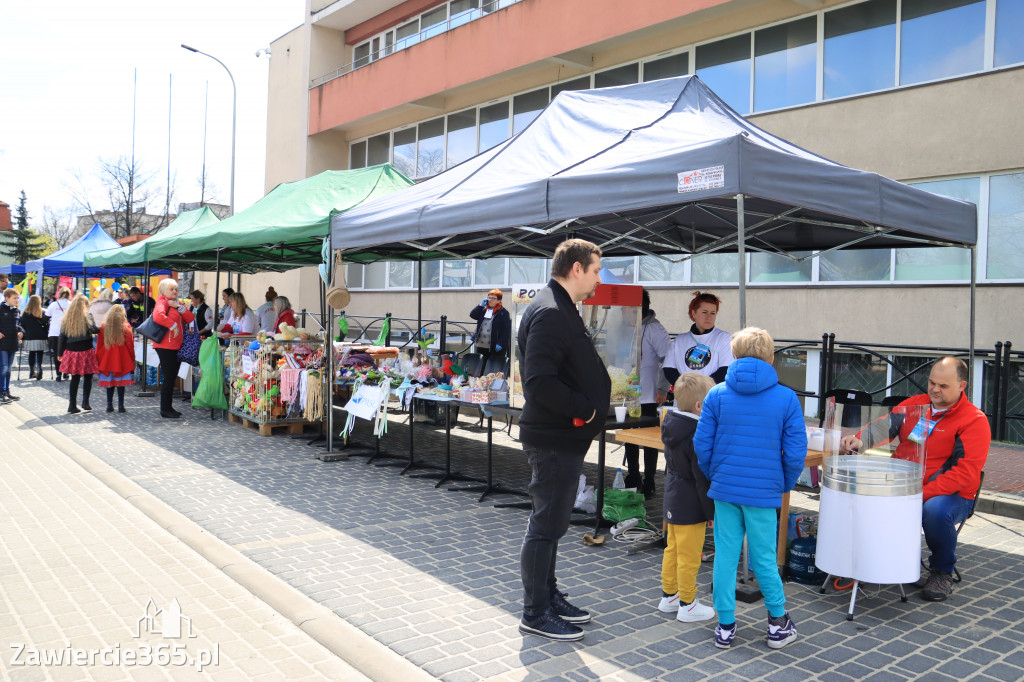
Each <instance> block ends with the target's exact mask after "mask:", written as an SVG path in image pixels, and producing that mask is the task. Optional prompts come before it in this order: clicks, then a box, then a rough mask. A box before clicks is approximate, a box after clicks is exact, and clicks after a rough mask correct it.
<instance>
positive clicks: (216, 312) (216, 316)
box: [210, 249, 220, 419]
mask: <svg viewBox="0 0 1024 682" xmlns="http://www.w3.org/2000/svg"><path fill="white" fill-rule="evenodd" d="M218 296H220V249H217V274H215V275H214V277H213V335H214V336H215V337H216V336H217V329H218V328H219V327H220V304H219V303H217V301H219V300H220V299H218V298H217V297H218ZM217 338H218V341H217V347H218V348H220V341H219V339H220V337H217ZM216 415H217V410H216V408H213V407H211V408H210V419H216V418H217V416H216Z"/></svg>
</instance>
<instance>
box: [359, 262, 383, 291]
mask: <svg viewBox="0 0 1024 682" xmlns="http://www.w3.org/2000/svg"><path fill="white" fill-rule="evenodd" d="M387 275H388V264H387V263H385V262H384V261H377V262H376V263H367V264H366V265H365V266H364V268H363V288H364V289H384V288H386V287H387Z"/></svg>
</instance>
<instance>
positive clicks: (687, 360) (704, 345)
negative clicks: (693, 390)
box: [663, 291, 733, 385]
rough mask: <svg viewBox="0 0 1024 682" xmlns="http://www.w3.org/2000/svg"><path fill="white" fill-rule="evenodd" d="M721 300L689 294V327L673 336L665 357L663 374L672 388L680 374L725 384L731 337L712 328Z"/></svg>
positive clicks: (695, 293)
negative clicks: (695, 375)
mask: <svg viewBox="0 0 1024 682" xmlns="http://www.w3.org/2000/svg"><path fill="white" fill-rule="evenodd" d="M721 303H722V300H721V299H720V298H718V297H717V296H715V295H714V294H712V293H708V292H700V291H695V292H693V300H692V301H690V319H691V320H693V324H692V325H691V326H690V330H689V331H688V332H686V333H685V334H679V335H678V336H676V338H675V341H673V342H672V347H671V348H670V349H669V352H668V355H667V356H666V358H665V367H664V370H663V371H664V373H665V378H666V379H668V381H669V383H670V384H672V385H675V383H676V379H678V378H679V375H680V374H682V373H683V372H699V373H700V374H705V375H707V376H709V377H711V378H712V379H714V380H715V383H721V382H723V381H725V372H726V368H727V367H728V366H729V363H731V362H732V361H733V357H732V351H731V350H730V349H729V343H730V341H731V338H732V337H731V335H730V334H729V332H727V331H723V330H721V329H716V328H715V320H716V319H717V317H718V306H719V305H721Z"/></svg>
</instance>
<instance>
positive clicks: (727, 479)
mask: <svg viewBox="0 0 1024 682" xmlns="http://www.w3.org/2000/svg"><path fill="white" fill-rule="evenodd" d="M731 350H732V354H733V357H735V358H736V360H735V361H734V362H733V363H732V364H730V365H729V371H728V372H727V373H726V375H725V382H724V383H721V384H718V385H717V386H715V387H714V388H713V389H711V391H710V392H709V393H708V395H707V398H705V399H704V407H703V410H702V411H701V415H700V423H699V424H698V425H697V433H696V434H695V435H694V437H693V447H694V449H695V450H696V451H697V461H698V462H699V464H700V469H701V471H703V472H704V475H705V476H707V477H708V480H709V481H711V487H710V488H709V490H708V497H710V498H711V499H713V500H714V501H715V568H714V572H713V576H714V577H713V581H712V582H713V584H714V596H715V610H716V611H718V627H716V628H715V646H717V647H718V648H720V649H728V648H729V647H730V646H731V645H732V640H733V638H734V637H735V636H736V567H737V566H738V565H739V558H740V549H741V548H742V546H743V536H744V535H746V536H747V547H748V553H749V556H750V564H751V567H752V568H753V569H754V575H755V576H756V577H757V583H758V586H759V587H760V588H761V593H762V594H763V595H764V605H765V607H766V608H767V609H768V647H769V648H771V649H781V648H782V647H784V646H786V645H787V644H789V643H791V642H792V641H793V640H795V639H796V625H794V624H793V621H792V620H791V619H790V617H789V613H787V612H786V594H785V591H784V590H783V588H782V579H781V578H780V577H779V571H778V567H777V566H776V565H775V543H776V539H775V538H776V523H777V522H776V510H777V509H778V508H779V507H780V506H781V505H782V494H783V493H785V492H787V491H789V490H792V489H793V486H794V485H796V480H797V478H799V477H800V472H801V471H802V470H803V467H804V460H805V458H806V456H807V428H806V425H805V424H804V418H803V411H802V410H801V409H800V401H798V400H797V397H796V393H794V392H793V390H792V389H789V388H786V387H785V386H782V385H781V384H779V375H778V374H776V372H775V369H774V368H773V367H772V365H771V363H772V360H773V359H774V357H775V342H774V341H773V340H772V337H771V336H770V335H769V334H768V332H766V331H765V330H763V329H758V328H757V327H747V328H746V329H743V330H741V331H738V332H736V333H735V334H733V337H732V343H731ZM783 522H785V520H784V521H783Z"/></svg>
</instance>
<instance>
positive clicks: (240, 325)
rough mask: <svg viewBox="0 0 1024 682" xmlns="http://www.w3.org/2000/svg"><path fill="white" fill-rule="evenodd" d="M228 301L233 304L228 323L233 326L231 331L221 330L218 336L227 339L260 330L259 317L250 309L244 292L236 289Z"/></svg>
mask: <svg viewBox="0 0 1024 682" xmlns="http://www.w3.org/2000/svg"><path fill="white" fill-rule="evenodd" d="M228 303H229V305H230V306H231V314H230V315H229V316H228V319H227V324H228V325H230V326H231V332H230V333H229V332H220V333H218V334H217V336H219V337H220V338H222V339H226V338H228V337H230V336H236V335H238V334H255V333H256V332H258V331H259V329H260V322H259V319H258V318H257V317H256V313H254V312H253V311H252V310H250V309H249V306H248V305H247V304H246V302H245V296H243V295H242V292H240V291H236V292H234V293H233V294H231V295H230V296H228Z"/></svg>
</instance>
